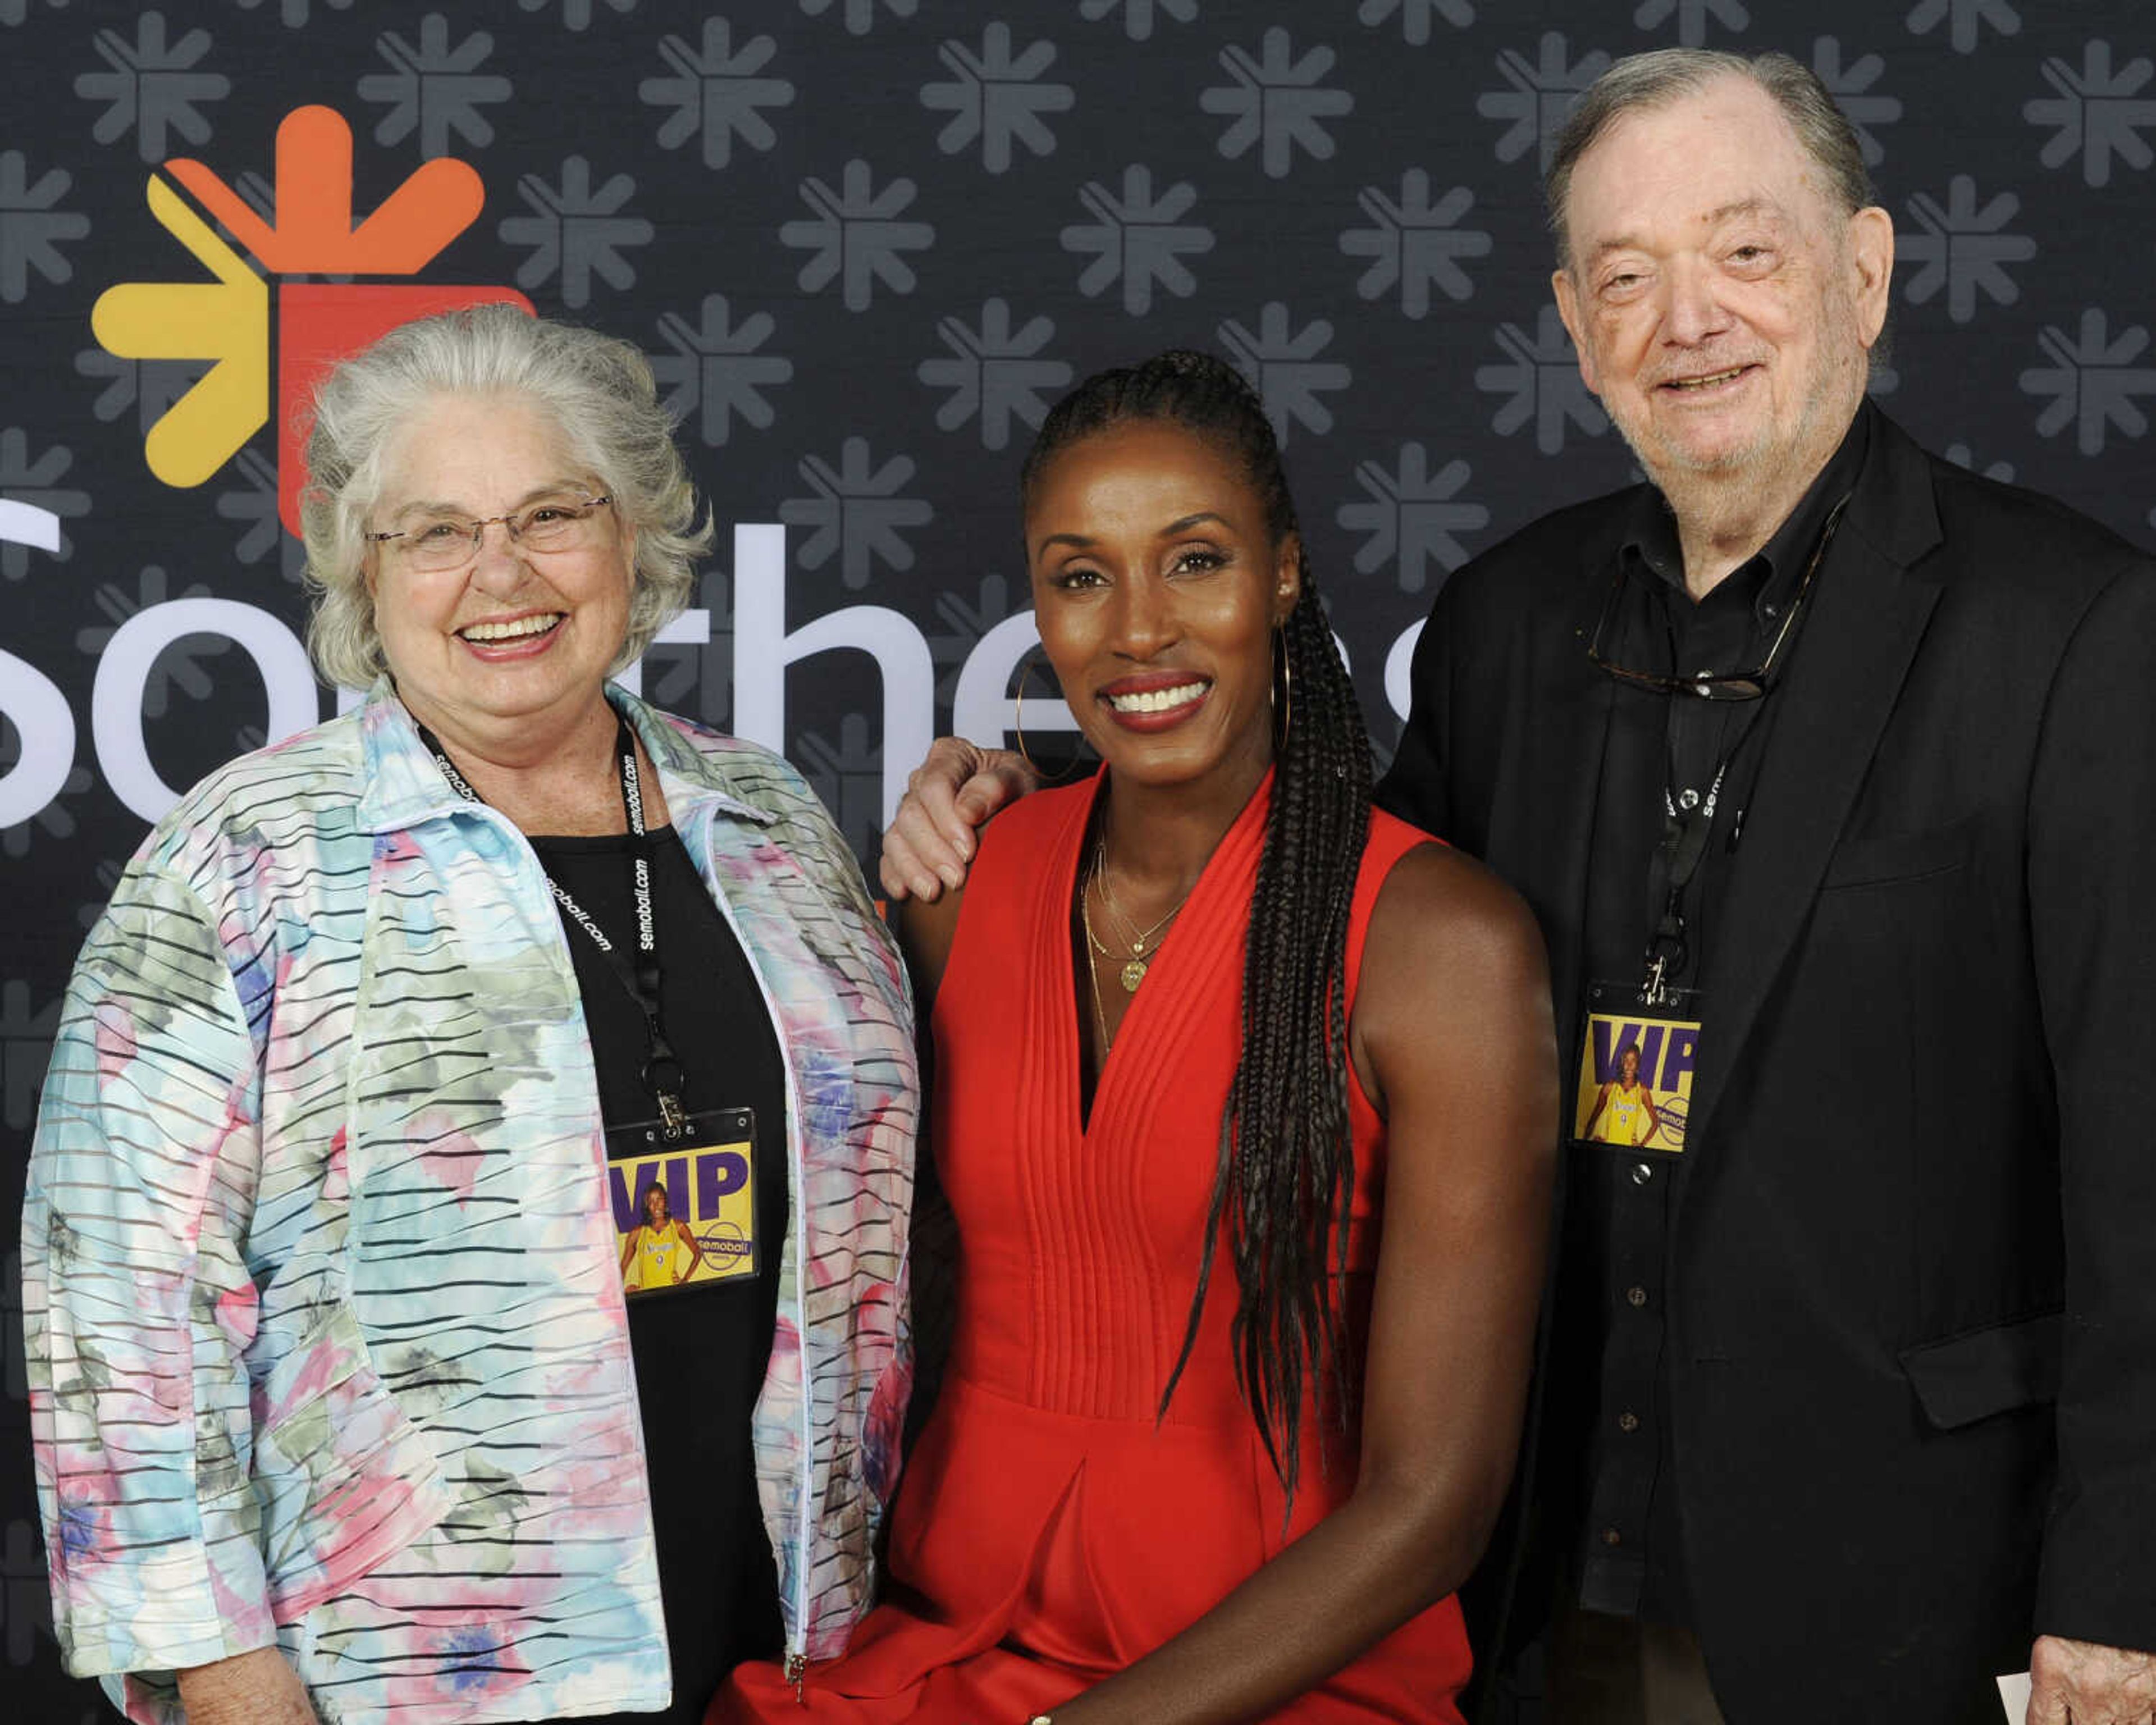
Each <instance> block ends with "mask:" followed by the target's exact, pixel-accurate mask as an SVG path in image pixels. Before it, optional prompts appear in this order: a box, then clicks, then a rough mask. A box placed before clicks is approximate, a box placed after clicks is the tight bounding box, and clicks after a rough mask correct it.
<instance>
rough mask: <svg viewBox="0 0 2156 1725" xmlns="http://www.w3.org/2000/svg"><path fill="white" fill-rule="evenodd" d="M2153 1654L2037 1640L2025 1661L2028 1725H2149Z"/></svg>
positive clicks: (2153, 1701) (2154, 1704)
mask: <svg viewBox="0 0 2156 1725" xmlns="http://www.w3.org/2000/svg"><path fill="white" fill-rule="evenodd" d="M2151 1717H2156V1653H2136V1652H2134V1651H2133V1650H2132V1649H2130V1648H2126V1647H2099V1646H2097V1645H2096V1644H2095V1643H2094V1642H2092V1641H2069V1640H2066V1639H2065V1638H2064V1637H2063V1636H2060V1635H2040V1636H2038V1637H2037V1640H2036V1645H2035V1647H2034V1648H2032V1649H2031V1650H2030V1655H2029V1718H2028V1725H2147V1722H2148V1720H2149V1719H2150V1718H2151Z"/></svg>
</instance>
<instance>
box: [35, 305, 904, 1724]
mask: <svg viewBox="0 0 2156 1725" xmlns="http://www.w3.org/2000/svg"><path fill="white" fill-rule="evenodd" d="M308 461H309V465H310V470H311V489H310V491H309V494H308V497H307V501H306V503H305V524H306V541H307V552H308V559H309V571H310V575H311V578H312V580H313V581H314V582H315V583H316V585H317V586H318V588H319V589H320V599H319V603H318V605H317V608H316V614H315V616H314V619H313V621H312V624H311V642H312V645H313V647H314V650H315V654H316V661H317V664H318V665H319V666H320V668H321V670H322V672H323V673H324V675H326V677H328V678H329V679H330V680H332V681H336V682H339V683H342V684H345V685H350V686H355V687H358V686H367V685H372V691H371V692H370V693H369V695H368V696H367V700H366V701H365V703H364V704H363V705H362V706H360V707H358V708H357V710H356V711H353V712H352V713H349V714H347V715H346V716H341V717H340V718H337V719H334V720H332V721H330V722H329V723H327V724H325V725H322V726H318V727H316V729H314V730H312V731H310V732H305V733H303V734H302V735H300V736H298V737H294V738H292V739H290V741H288V742H284V743H280V744H278V745H276V746H275V747H270V748H267V749H264V750H262V751H260V752H257V753H254V754H252V755H249V756H246V757H243V758H241V759H239V760H238V761H235V762H232V763H231V764H229V765H228V766H227V767H225V768H223V769H222V770H220V771H219V772H218V773H214V774H213V775H212V776H211V777H210V778H208V779H206V780H205V781H204V782H203V783H201V784H200V785H198V786H197V787H196V788H194V790H193V792H191V793H189V794H188V795H187V797H185V798H182V801H181V802H180V803H179V805H178V806H177V808H175V809H173V810H172V813H171V814H169V815H168V816H167V817H166V819H164V820H162V822H160V823H159V824H158V825H157V828H156V829H155V830H154V831H152V832H151V834H150V836H149V838H148V839H147V840H146V842H145V843H144V845H143V846H142V848H141V851H140V852H139V853H138V854H137V855H136V857H135V859H134V860H133V862H132V864H131V865H130V867H129V869H128V870H127V873H126V877H125V879H124V880H122V881H121V886H120V888H119V891H118V892H117V893H116V894H115V896H114V899H113V901H112V903H111V905H110V908H109V909H108V910H107V911H105V915H104V916H103V918H102V920H101V921H100V922H99V924H98V925H97V927H96V928H95V931H94V932H93V933H92V934H91V936H90V940H89V942H88V944H87V945H86V947H85V949H84V952H83V955H82V957H81V961H80V964H79V965H78V966H77V968H76V971H75V975H74V982H73V984H72V986H71V987H70V988H69V994H68V999H67V1004H66V1008H65V1011H64V1019H63V1022H62V1024H61V1028H60V1031H59V1040H58V1043H57V1045H56V1047H55V1050H54V1056H53V1063H52V1068H51V1071H50V1073H49V1076H48V1079H47V1081H46V1085H45V1089H44V1100H43V1106H42V1112H41V1115H40V1118H39V1122H38V1134H37V1140H36V1145H35V1149H34V1153H33V1158H32V1164H31V1171H30V1184H29V1192H28V1201H27V1205H26V1208H25V1211H24V1216H23V1303H24V1307H25V1312H26V1317H27V1323H28V1335H29V1341H30V1354H31V1362H32V1363H31V1372H32V1420H33V1435H34V1437H35V1440H36V1448H37V1467H38V1489H39V1494H40V1502H41V1506H42V1508H43V1511H44V1522H45V1535H46V1541H47V1547H48V1550H49V1556H50V1563H51V1579H52V1585H53V1596H54V1625H55V1627H56V1629H57V1630H58V1632H59V1637H60V1640H61V1645H62V1647H63V1650H64V1653H65V1656H66V1658H67V1661H68V1663H69V1668H70V1669H71V1670H73V1671H76V1672H77V1673H79V1674H82V1675H85V1676H100V1677H102V1678H104V1679H105V1683H106V1686H107V1687H108V1689H109V1690H110V1692H111V1693H112V1694H113V1696H114V1697H115V1700H117V1701H119V1702H121V1705H122V1706H123V1707H124V1708H125V1709H126V1712H127V1714H128V1717H131V1718H132V1719H136V1720H141V1721H149V1722H157V1725H172V1722H178V1721H181V1720H186V1721H187V1722H189V1725H226V1722H246V1725H259V1722H274V1725H285V1722H288V1721H293V1722H311V1721H315V1720H317V1719H319V1720H322V1721H341V1722H348V1725H357V1722H362V1721H367V1722H372V1721H384V1722H395V1725H437V1722H439V1725H449V1722H450V1721H452V1720H454V1721H459V1722H462V1721H481V1720H494V1719H503V1720H506V1719H556V1718H572V1717H574V1718H592V1717H601V1718H604V1717H613V1716H614V1715H617V1714H619V1715H620V1716H622V1717H624V1718H630V1717H633V1718H640V1719H649V1718H651V1717H654V1716H663V1717H666V1718H670V1719H695V1718H697V1717H701V1713H702V1711H703V1708H704V1705H705V1703H706V1702H707V1701H708V1700H709V1699H710V1697H711V1693H712V1692H713V1691H714V1689H715V1688H716V1686H717V1683H718V1681H719V1680H720V1678H721V1676H723V1675H724V1673H725V1671H726V1670H727V1669H728V1668H729V1667H730V1666H731V1665H732V1664H733V1663H734V1662H735V1661H737V1660H739V1659H741V1658H742V1657H745V1656H750V1655H756V1656H779V1655H781V1654H783V1656H786V1657H787V1658H788V1660H789V1661H793V1662H795V1664H796V1668H797V1669H798V1668H799V1665H800V1664H801V1663H803V1662H805V1661H808V1660H810V1659H818V1660H820V1659H824V1658H828V1657H830V1656H834V1655H835V1654H836V1653H837V1652H839V1651H841V1650H842V1649H843V1647H844V1644H845V1642H846V1640H847V1637H848V1636H849V1635H850V1632H851V1630H852V1627H853V1625H854V1623H855V1621H856V1620H857V1619H858V1618H859V1616H860V1614H861V1613H862V1612H863V1611H864V1610H865V1609H866V1595H867V1593H868V1589H869V1584H870V1568H871V1558H870V1546H871V1543H872V1540H873V1538H874V1536H875V1532H876V1528H877V1526H878V1524H879V1522H880V1517H881V1514H882V1509H883V1505H884V1502H885V1498H886V1496H887V1494H888V1492H889V1490H890V1487H891V1482H892V1475H893V1473H894V1471H895V1469H896V1449H897V1434H898V1428H899V1425H900V1421H901V1417H902V1414H903V1411H904V1406H905V1401H906V1389H907V1384H908V1378H909V1374H910V1358H909V1353H908V1348H907V1344H906V1328H905V1324H906V1320H905V1307H906V1286H905V1272H904V1267H903V1266H904V1260H905V1245H906V1209H907V1203H908V1199H909V1197H910V1194H911V1168H912V1142H913V1132H914V1123H915V1115H916V1072H915V1066H914V1056H913V1040H912V1029H911V1009H910V1002H909V999H908V994H907V989H906V981H905V978H904V973H903V971H902V968H901V965H900V963H899V962H898V960H897V958H896V956H895V952H894V949H893V947H892V946H891V942H890V941H889V939H888V938H887V937H886V936H885V932H884V930H883V927H882V925H881V923H880V921H879V919H878V917H877V916H876V912H875V907H874V906H872V904H871V903H870V900H869V898H868V896H867V895H866V893H865V891H864V888H863V885H862V882H861V880H860V875H859V872H858V870H857V868H856V866H855V861H854V859H853V857H852V855H850V852H849V851H848V850H847V848H846V846H845V845H844V843H843V842H842V841H841V839H839V834H837V832H836V831H835V830H834V828H833V826H832V824H831V822H830V821H829V819H828V818H827V817H826V815H825V814H824V811H823V809H821V807H820V806H819V804H818V803H817V801H816V799H815V798H814V796H813V795H812V794H811V793H809V792H808V789H807V788H806V787H805V786H804V785H803V783H802V782H801V781H800V779H799V778H798V777H797V776H796V775H795V774H794V773H793V772H792V771H791V770H790V769H789V768H787V767H786V765H785V764H784V763H783V762H781V761H779V760H778V759H776V758H775V757H773V756H772V755H770V754H768V753H767V752H765V751H763V750H762V749H759V748H757V747H752V746H751V745H749V744H747V743H744V742H738V741H736V740H733V739H731V738H728V737H721V736H716V735H714V734H713V733H711V732H708V731H706V730H704V729H702V728H701V727H700V726H695V725H692V724H690V723H688V722H686V721H683V720H680V719H677V718H673V717H670V716H667V715H665V714H663V713H660V712H657V711H654V710H653V709H652V708H650V707H649V706H645V705H644V703H642V702H641V701H638V700H636V699H634V697H632V696H629V694H628V693H627V692H626V691H623V690H622V689H620V688H619V687H618V686H612V685H608V682H607V678H608V674H609V673H610V672H612V671H613V670H618V669H619V668H620V667H622V666H624V665H627V664H629V663H630V662H631V661H632V660H634V659H635V658H636V657H637V655H639V653H640V652H641V651H642V650H643V649H644V645H645V644H646V643H647V642H648V641H649V639H651V637H652V635H653V634H654V632H655V631H656V630H657V629H658V628H659V627H660V624H663V623H664V622H665V619H667V618H668V617H669V616H670V615H671V614H673V613H674V612H675V610H677V609H678V608H680V605H681V604H682V603H683V602H684V600H685V598H686V596H687V593H688V591H689V586H690V579H691V568H690V565H691V560H692V558H693V557H694V556H695V555H696V553H697V552H701V550H702V549H703V548H704V547H705V545H706V542H708V540H709V537H710V529H709V526H708V525H707V524H706V526H703V527H702V528H701V530H699V529H698V528H697V527H696V526H695V516H696V503H695V500H694V497H693V495H692V494H691V491H690V485H689V483H688V480H687V477H686V475H685V472H684V470H683V467H682V464H681V461H680V456H679V454H677V452H676V451H675V447H674V444H673V440H672V435H671V427H670V424H669V422H668V420H667V418H666V416H665V413H664V412H663V410H662V409H661V408H660V406H659V404H658V402H657V400H656V398H655V394H654V390H653V387H652V380H651V375H650V372H649V368H648V367H646V366H645V364H644V361H643V359H642V357H640V356H639V354H638V353H637V352H635V350H634V349H633V348H631V347H628V346H627V345H626V344H624V343H622V342H619V341H612V340H609V339H608V338H606V337H603V336H598V335H595V334H593V333H591V332H589V331H583V330H577V329H572V328H569V327H566V326H560V325H556V324H551V323H548V322H545V321H539V320H536V319H532V318H529V317H527V316H525V315H524V314H523V313H521V311H516V310H515V309H513V308H511V307H506V306H492V307H485V308H481V309H479V310H476V311H466V312H459V313H454V314H451V315H449V316H443V317H438V318H432V319H429V320H425V321H421V322H418V323H415V324H410V325H407V326H404V327H403V328H402V329H399V330H397V331H393V332H392V333H390V334H389V335H388V336H385V337H384V338H383V339H382V341H379V342H378V343H377V344H376V345H375V346H374V347H372V348H370V349H368V350H367V352H364V353H362V354H361V355H359V356H358V357H356V358H354V359H352V360H350V361H348V362H346V364H344V365H343V366H342V367H340V368H339V369H338V370H337V371H336V372H335V373H333V374H332V375H331V377H330V378H329V379H328V381H327V382H326V384H325V385H324V387H323V388H322V390H321V394H320V396H319V398H318V400H317V402H316V419H315V427H314V431H313V435H312V439H311V443H310V444H309V448H308ZM661 1195H663V1202H661V1201H660V1196H661ZM660 1211H664V1212H665V1215H666V1217H667V1219H668V1220H669V1223H670V1225H669V1226H668V1227H666V1228H664V1229H655V1228H653V1227H650V1226H648V1225H647V1222H648V1219H649V1214H652V1213H657V1212H660ZM632 1247H633V1248H634V1249H633V1250H632Z"/></svg>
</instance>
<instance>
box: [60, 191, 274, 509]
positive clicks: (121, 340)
mask: <svg viewBox="0 0 2156 1725" xmlns="http://www.w3.org/2000/svg"><path fill="white" fill-rule="evenodd" d="M150 211H151V214H153V215H154V216H156V217H157V220H158V221H159V222H160V223H162V224H163V226H164V227H165V228H166V229H167V231H168V232H170V233H171V234H172V235H173V237H174V238H176V239H177V240H178V241H179V242H180V244H182V245H184V246H185V247H186V248H187V249H188V250H189V251H190V252H192V253H193V254H194V256H195V258H196V259H197V261H198V262H199V263H200V264H202V266H203V268H204V269H206V270H208V271H209V273H210V274H211V275H213V276H215V277H216V278H217V280H216V281H215V282H213V283H212V282H146V281H131V282H123V283H122V284H121V285H119V286H118V287H115V288H109V289H107V290H105V293H103V294H102V295H100V296H99V298H98V301H97V304H96V305H95V308H94V309H93V310H92V311H91V312H90V331H91V333H92V334H93V335H95V336H96V337H97V340H98V342H99V344H100V346H101V347H104V348H105V350H106V351H107V352H111V353H116V354H118V355H119V356H120V357H121V358H123V359H209V360H214V361H216V362H217V363H216V364H215V365H213V367H211V368H210V372H209V375H208V376H207V377H204V378H203V380H202V381H201V382H198V383H197V384H196V385H195V387H194V388H192V389H190V390H189V391H188V392H187V393H186V394H185V395H184V396H182V397H181V398H180V399H179V400H178V401H177V402H175V403H173V404H172V409H171V410H170V411H169V412H168V413H166V415H165V417H164V418H162V419H160V420H159V421H158V422H157V424H156V425H155V426H153V427H152V428H151V432H150V435H149V436H148V438H146V439H145V440H144V442H143V445H142V452H143V454H144V455H145V456H146V458H147V459H148V461H149V464H150V471H151V472H152V473H154V474H155V475H157V477H158V478H159V479H161V480H163V481H164V482H165V483H166V484H167V485H173V486H180V487H185V486H190V485H200V484H201V483H202V482H203V480H206V479H208V477H209V476H210V475H212V474H213V473H215V472H216V471H217V470H218V469H219V468H220V467H222V466H223V465H224V464H225V463H226V462H227V461H228V460H230V459H232V458H233V456H234V455H235V454H238V453H239V450H240V449H241V447H242V446H243V445H244V444H245V443H246V442H247V439H249V438H250V437H252V436H254V434H255V433H256V432H257V431H259V430H260V429H261V428H262V425H263V423H264V421H265V420H267V419H268V418H269V286H268V284H266V283H265V282H264V281H263V280H262V279H261V277H259V275H256V274H255V273H254V271H253V270H250V269H249V268H248V266H247V264H246V263H245V261H244V259H242V258H241V257H240V255H239V253H237V252H235V251H234V250H233V249H232V248H231V247H230V246H228V245H227V244H224V242H223V240H221V239H218V237H217V235H216V234H214V233H213V232H212V231H211V229H210V227H209V224H208V223H206V222H204V221H203V219H202V218H201V217H199V216H198V215H197V214H195V213H194V212H193V211H192V210H190V209H189V208H187V206H186V205H185V204H184V203H182V202H181V201H180V198H179V194H178V193H176V192H174V191H173V190H172V187H169V186H167V184H166V183H165V182H163V181H162V180H161V179H158V178H157V177H155V176H154V175H153V176H152V177H151V180H150Z"/></svg>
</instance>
